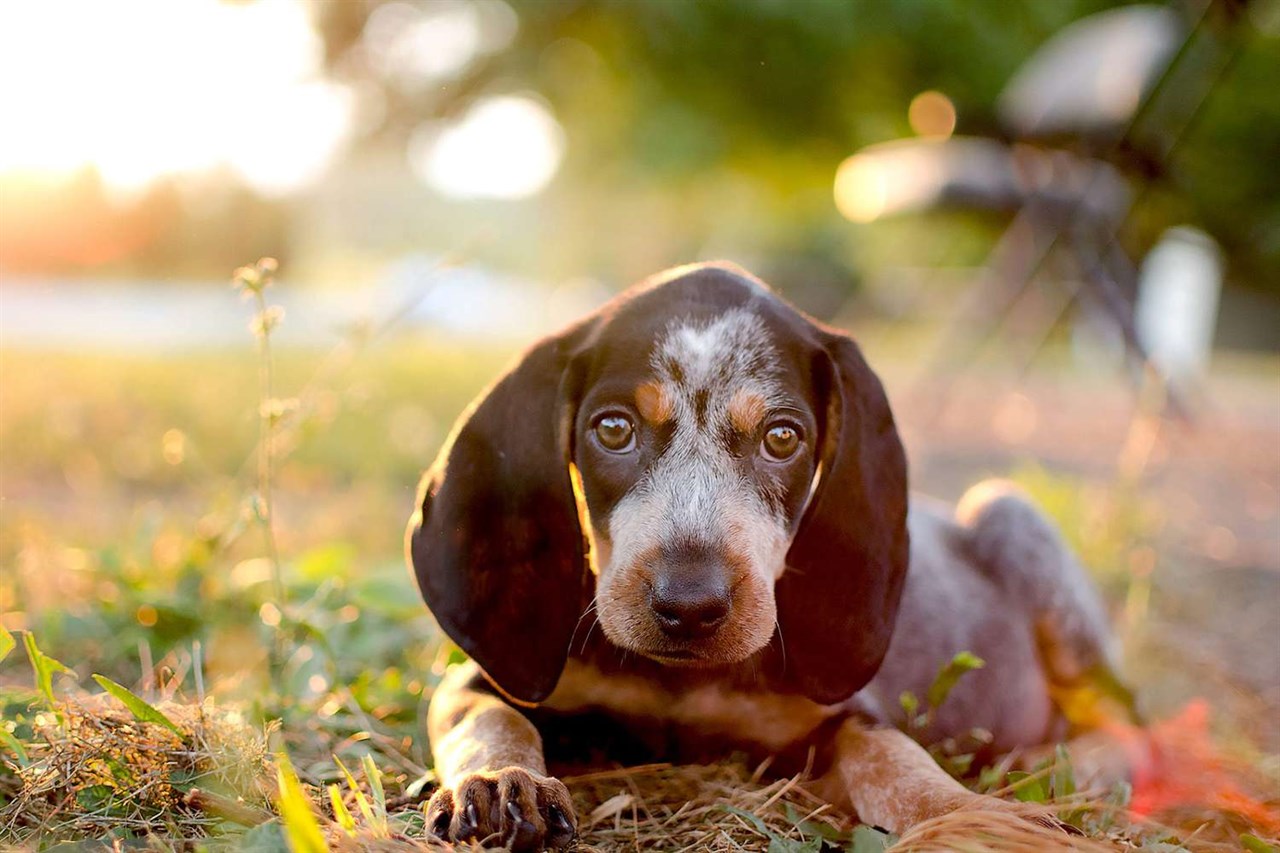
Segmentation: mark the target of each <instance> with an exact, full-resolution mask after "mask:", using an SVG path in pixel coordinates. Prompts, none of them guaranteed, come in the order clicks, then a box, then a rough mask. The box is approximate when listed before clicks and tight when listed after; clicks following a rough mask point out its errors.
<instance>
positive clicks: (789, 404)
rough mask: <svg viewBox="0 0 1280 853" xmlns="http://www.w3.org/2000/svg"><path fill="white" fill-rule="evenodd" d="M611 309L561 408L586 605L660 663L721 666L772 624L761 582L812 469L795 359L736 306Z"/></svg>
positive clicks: (809, 420)
mask: <svg viewBox="0 0 1280 853" xmlns="http://www.w3.org/2000/svg"><path fill="white" fill-rule="evenodd" d="M660 319H661V320H662V321H664V323H663V327H662V329H661V331H660V333H659V334H658V335H656V336H653V335H651V334H648V333H647V330H648V326H649V324H645V328H644V329H642V330H640V334H639V335H637V336H635V338H634V339H628V337H629V336H628V335H627V334H626V331H625V330H626V327H627V324H626V322H625V319H624V320H623V321H622V322H620V323H616V324H615V326H617V327H620V328H617V329H616V331H617V332H618V334H616V335H615V336H613V337H612V338H610V339H606V340H604V343H605V344H606V347H605V351H606V352H607V356H606V357H605V358H603V359H601V361H600V362H599V363H598V364H597V365H595V366H594V367H595V370H593V374H594V375H595V376H597V377H598V381H596V382H595V383H594V384H593V385H591V386H590V387H589V388H587V389H585V393H584V395H583V397H582V401H581V404H580V405H579V407H578V411H577V416H576V418H575V419H574V442H573V446H574V453H573V456H574V460H573V461H574V463H575V465H576V467H577V470H578V472H579V475H580V478H581V479H580V482H581V486H582V492H583V495H582V497H585V500H586V504H587V507H588V510H589V517H590V520H591V534H592V545H593V549H594V550H593V557H594V560H593V562H594V567H595V569H596V571H597V572H598V580H597V585H596V595H595V604H596V615H597V617H598V619H599V622H600V626H601V628H602V629H603V630H604V632H605V634H606V635H607V636H608V637H609V639H610V640H612V641H613V642H614V643H615V644H617V645H619V646H621V647H623V648H625V649H628V650H630V651H634V652H637V653H639V654H641V655H644V656H646V657H650V658H654V659H656V660H659V661H662V662H663V663H667V664H672V665H685V666H708V665H715V664H724V663H732V662H736V661H740V660H743V659H745V658H747V657H749V656H750V655H751V654H753V653H754V652H756V651H758V650H759V649H761V648H763V647H764V646H765V645H766V644H767V643H768V642H769V638H770V637H771V636H772V635H773V632H774V628H775V624H776V619H777V607H776V604H775V600H774V591H773V590H774V583H775V582H776V581H777V579H778V578H779V577H781V575H782V573H783V572H784V571H785V569H786V555H787V550H788V548H789V547H790V545H791V540H792V537H793V536H794V534H795V531H796V526H797V524H798V522H799V519H800V517H801V514H802V512H803V509H804V505H805V503H806V501H807V499H808V496H809V493H810V485H811V484H812V482H813V479H814V474H815V471H816V468H817V452H816V448H817V444H816V442H817V440H818V437H819V432H818V430H819V417H820V413H818V412H815V411H814V397H815V395H814V389H813V387H812V377H811V376H810V375H809V373H808V370H807V367H808V364H807V363H803V362H802V360H801V359H799V358H798V357H797V356H798V353H797V352H795V351H794V348H792V349H790V350H789V349H788V348H787V347H786V346H785V345H782V344H780V342H779V341H777V340H776V339H775V334H774V333H773V332H772V331H771V330H770V328H769V326H768V324H767V323H766V320H765V318H763V317H762V316H760V315H759V314H758V313H756V312H754V311H752V310H751V309H750V308H748V307H734V308H731V309H729V310H726V311H722V312H717V313H714V314H705V313H702V314H699V313H692V314H686V315H680V314H673V315H672V316H670V317H662V318H660Z"/></svg>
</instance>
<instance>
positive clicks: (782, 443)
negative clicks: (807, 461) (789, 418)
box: [763, 423, 800, 462]
mask: <svg viewBox="0 0 1280 853" xmlns="http://www.w3.org/2000/svg"><path fill="white" fill-rule="evenodd" d="M799 447H800V431H799V430H797V429H796V428H795V427H794V426H792V425H791V424H788V423H776V424H774V425H773V426H771V427H769V429H768V431H766V432H765V434H764V442H763V450H764V455H765V456H767V457H769V458H770V459H773V460H775V461H777V462H781V461H783V460H784V459H790V458H791V457H792V456H794V455H795V452H796V450H797V449H799Z"/></svg>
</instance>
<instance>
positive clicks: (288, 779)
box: [276, 755, 329, 853]
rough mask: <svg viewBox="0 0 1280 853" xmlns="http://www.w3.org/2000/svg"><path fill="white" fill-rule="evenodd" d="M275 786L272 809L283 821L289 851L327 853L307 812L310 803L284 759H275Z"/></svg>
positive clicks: (312, 816)
mask: <svg viewBox="0 0 1280 853" xmlns="http://www.w3.org/2000/svg"><path fill="white" fill-rule="evenodd" d="M276 782H277V784H278V786H279V789H280V792H279V796H278V799H277V800H276V806H277V808H279V809H280V818H281V820H283V821H284V831H285V835H286V836H288V838H289V847H290V848H291V849H293V850H294V853H328V850H329V845H328V844H326V843H325V840H324V832H322V831H321V829H320V821H319V820H318V819H317V818H316V815H315V812H313V811H312V810H311V801H310V800H308V799H307V795H306V794H305V793H303V791H302V783H301V782H299V781H298V775H297V774H296V773H294V772H293V765H291V764H290V763H289V759H288V758H287V757H286V756H284V755H280V756H278V757H277V766H276Z"/></svg>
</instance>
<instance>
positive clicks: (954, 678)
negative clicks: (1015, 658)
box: [925, 651, 987, 708]
mask: <svg viewBox="0 0 1280 853" xmlns="http://www.w3.org/2000/svg"><path fill="white" fill-rule="evenodd" d="M986 665H987V662H986V661H984V660H983V659H982V658H980V657H978V656H977V655H975V654H973V653H972V652H967V651H962V652H957V653H956V656H955V657H953V658H952V659H951V660H950V661H948V662H947V664H946V665H945V666H943V667H942V669H941V670H939V672H938V674H937V676H935V677H934V679H933V683H932V684H930V685H929V690H928V692H927V693H926V694H925V699H926V700H927V701H928V703H929V707H930V708H941V707H942V703H943V702H945V701H947V697H948V696H950V695H951V690H952V688H954V687H955V686H956V682H958V681H959V680H960V677H961V676H962V675H964V674H965V673H966V672H972V671H973V670H975V669H982V668H983V667H984V666H986Z"/></svg>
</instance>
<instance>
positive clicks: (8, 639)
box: [0, 625, 16, 661]
mask: <svg viewBox="0 0 1280 853" xmlns="http://www.w3.org/2000/svg"><path fill="white" fill-rule="evenodd" d="M14 645H16V644H15V643H14V641H13V634H10V633H9V629H8V628H6V627H4V626H3V625H0V661H3V660H4V659H5V658H7V657H8V656H9V652H11V651H13V647H14Z"/></svg>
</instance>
